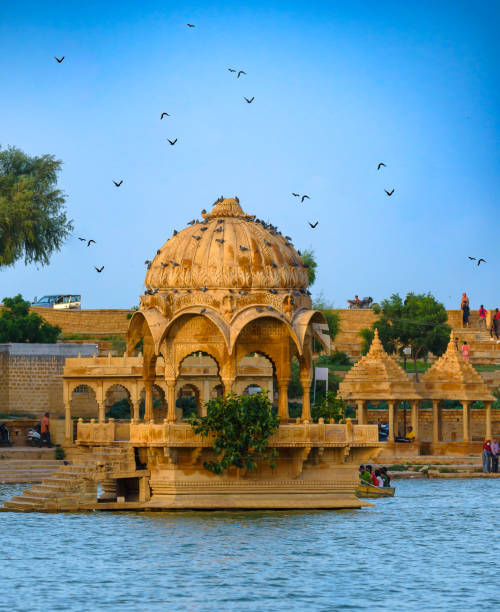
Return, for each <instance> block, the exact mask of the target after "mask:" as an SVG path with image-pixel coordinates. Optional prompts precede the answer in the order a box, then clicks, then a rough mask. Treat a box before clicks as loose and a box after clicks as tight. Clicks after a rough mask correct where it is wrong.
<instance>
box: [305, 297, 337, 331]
mask: <svg viewBox="0 0 500 612" xmlns="http://www.w3.org/2000/svg"><path fill="white" fill-rule="evenodd" d="M312 307H313V308H314V309H316V310H321V312H322V313H323V315H324V317H325V319H326V322H327V323H328V334H329V336H330V338H331V339H332V340H334V339H335V337H336V335H337V334H338V333H339V331H340V317H339V315H338V313H336V312H334V311H333V303H332V302H329V301H328V300H327V299H326V298H325V296H324V295H323V293H320V294H319V295H318V296H317V297H316V298H315V299H314V300H313V303H312Z"/></svg>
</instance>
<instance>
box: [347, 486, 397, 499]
mask: <svg viewBox="0 0 500 612" xmlns="http://www.w3.org/2000/svg"><path fill="white" fill-rule="evenodd" d="M395 491H396V489H395V488H394V487H375V486H373V485H371V484H367V483H363V484H361V483H360V484H359V485H358V486H357V487H356V495H357V496H358V497H360V498H362V499H363V498H366V497H394V492H395Z"/></svg>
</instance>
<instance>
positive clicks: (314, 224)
mask: <svg viewBox="0 0 500 612" xmlns="http://www.w3.org/2000/svg"><path fill="white" fill-rule="evenodd" d="M308 223H309V225H310V226H311V227H312V228H313V229H314V228H315V227H316V226H317V225H318V223H319V221H316V223H311V222H310V221H308Z"/></svg>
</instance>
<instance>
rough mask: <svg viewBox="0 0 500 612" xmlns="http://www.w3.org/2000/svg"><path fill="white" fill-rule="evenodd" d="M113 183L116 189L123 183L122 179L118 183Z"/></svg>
mask: <svg viewBox="0 0 500 612" xmlns="http://www.w3.org/2000/svg"><path fill="white" fill-rule="evenodd" d="M113 183H114V184H115V185H116V186H117V187H119V186H120V185H121V184H122V183H123V179H122V180H121V181H120V182H119V183H117V182H116V181H113Z"/></svg>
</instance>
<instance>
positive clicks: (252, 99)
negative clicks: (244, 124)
mask: <svg viewBox="0 0 500 612" xmlns="http://www.w3.org/2000/svg"><path fill="white" fill-rule="evenodd" d="M243 98H244V99H245V101H246V102H247V103H248V104H252V102H253V101H254V99H255V96H252V97H251V98H250V100H249V99H248V98H245V96H243Z"/></svg>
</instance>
